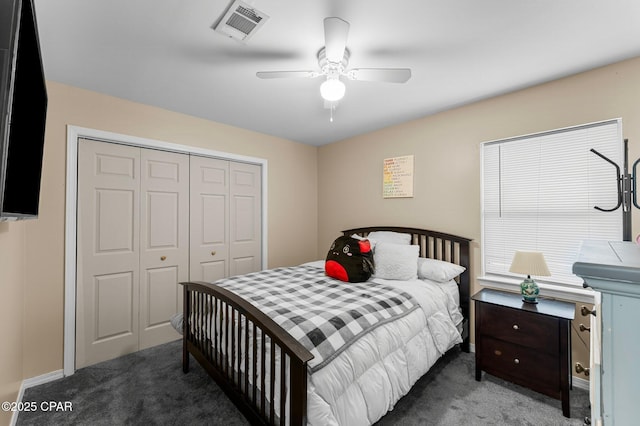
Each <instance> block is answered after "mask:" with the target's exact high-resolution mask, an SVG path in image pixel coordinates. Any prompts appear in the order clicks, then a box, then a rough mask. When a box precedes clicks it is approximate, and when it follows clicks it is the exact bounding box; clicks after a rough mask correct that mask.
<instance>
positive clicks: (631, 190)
mask: <svg viewBox="0 0 640 426" xmlns="http://www.w3.org/2000/svg"><path fill="white" fill-rule="evenodd" d="M591 152H593V153H594V154H596V155H597V156H598V157H600V158H602V159H603V160H605V161H607V162H609V163H611V164H612V165H613V166H614V167H615V168H616V181H617V187H618V204H616V206H615V207H614V208H612V209H603V208H601V207H598V206H594V209H596V210H600V211H601V212H613V211H616V210H618V209H619V208H620V207H622V239H623V241H631V239H632V237H631V206H632V205H633V206H635V207H636V208H637V209H640V206H639V205H638V199H637V190H636V184H637V182H638V180H637V179H636V176H637V175H636V168H637V166H638V163H640V158H638V159H637V160H636V161H635V162H634V163H633V166H632V167H631V171H632V174H629V140H628V139H625V140H624V165H623V171H622V173H620V166H618V165H617V164H616V163H615V162H614V161H612V160H611V159H609V158H607V156H605V155H603V154H600V153H599V152H598V151H596V150H595V149H593V148H591Z"/></svg>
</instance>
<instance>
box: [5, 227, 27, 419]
mask: <svg viewBox="0 0 640 426" xmlns="http://www.w3.org/2000/svg"><path fill="white" fill-rule="evenodd" d="M25 281H26V280H25V227H24V224H23V223H19V222H18V223H15V222H11V223H10V222H0V324H2V336H1V337H0V339H1V340H2V342H1V343H0V402H3V401H15V400H16V397H17V395H18V390H19V389H20V383H21V382H22V379H23V376H22V366H23V359H22V343H23V334H22V332H23V330H24V287H25ZM10 419H11V413H10V412H5V411H4V410H2V411H0V425H3V424H8V423H9V420H10Z"/></svg>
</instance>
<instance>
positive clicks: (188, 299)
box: [181, 226, 471, 425]
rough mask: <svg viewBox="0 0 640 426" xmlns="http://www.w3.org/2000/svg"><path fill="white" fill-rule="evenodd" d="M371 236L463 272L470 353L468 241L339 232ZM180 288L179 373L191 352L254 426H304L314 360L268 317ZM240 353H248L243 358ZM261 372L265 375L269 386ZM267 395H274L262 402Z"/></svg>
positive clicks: (227, 297) (424, 233) (210, 287)
mask: <svg viewBox="0 0 640 426" xmlns="http://www.w3.org/2000/svg"><path fill="white" fill-rule="evenodd" d="M373 231H393V232H401V233H408V234H411V236H412V244H416V245H419V246H420V257H429V258H434V259H440V260H446V261H448V262H452V263H456V264H459V265H462V266H464V267H465V268H466V270H465V272H464V273H462V274H461V275H460V277H459V278H458V279H457V281H458V285H459V287H460V307H461V310H462V315H463V317H464V323H463V333H462V337H463V343H462V344H461V347H462V350H463V351H465V352H469V305H470V257H469V242H470V241H471V240H469V239H467V238H463V237H459V236H456V235H450V234H445V233H442V232H434V231H429V230H424V229H417V228H404V227H394V226H381V227H380V226H378V227H366V228H355V229H348V230H345V231H343V234H344V235H353V234H358V235H360V236H366V235H367V234H369V232H373ZM181 284H182V285H183V289H184V325H183V327H184V328H183V353H182V370H183V371H184V372H185V373H187V372H188V371H189V354H191V355H193V357H194V358H195V359H196V360H197V361H198V362H199V363H200V365H202V367H203V368H204V369H205V370H206V371H207V373H209V375H210V376H211V377H212V378H213V379H214V380H215V381H216V382H217V383H218V385H219V386H220V387H221V388H222V389H223V390H224V392H225V393H226V394H227V395H228V396H229V398H230V399H231V400H232V401H233V402H234V403H235V404H236V406H237V407H238V408H239V409H240V411H242V413H243V414H244V416H245V417H246V418H247V420H249V422H251V423H252V424H280V425H285V424H286V423H287V422H288V423H289V424H290V425H303V424H306V415H307V374H308V373H307V363H308V362H309V361H310V360H311V359H312V358H313V355H311V353H310V352H309V351H308V350H307V349H306V348H305V347H304V346H303V345H302V344H301V343H300V342H298V341H297V340H295V339H294V338H293V337H291V335H289V334H288V333H287V332H286V331H285V330H284V329H283V328H282V327H280V326H279V325H278V324H276V323H275V322H274V321H273V320H272V319H271V318H269V317H268V316H266V315H265V314H264V313H262V312H261V311H260V310H258V309H257V308H256V307H254V306H253V305H251V304H250V303H249V302H247V301H246V300H244V299H243V298H241V297H239V296H237V295H236V294H234V293H232V292H230V291H228V290H226V289H224V288H222V287H218V286H217V285H215V284H210V283H204V282H186V283H181ZM212 318H216V319H217V321H212ZM216 323H217V324H218V326H216ZM222 330H226V332H225V333H222V332H221V331H222ZM247 331H248V332H247ZM245 348H252V350H250V351H248V352H249V353H243V352H244V350H245ZM278 355H279V356H280V359H281V360H283V359H285V360H286V362H285V363H284V365H285V367H284V368H280V365H282V364H283V363H282V361H280V362H278V363H277V365H276V358H277V356H278ZM258 372H260V374H258ZM265 373H266V374H265ZM265 375H268V376H269V380H268V382H267V381H266V379H265ZM276 383H277V386H276ZM261 389H264V390H267V391H268V392H261ZM266 393H268V395H270V396H275V398H273V397H270V398H267V397H266V395H265V394H266ZM287 395H288V397H289V400H288V401H287ZM274 400H275V402H277V403H278V405H279V413H281V414H282V413H284V415H280V416H278V415H277V413H276V409H275V408H276V405H275V404H274ZM278 400H279V401H278Z"/></svg>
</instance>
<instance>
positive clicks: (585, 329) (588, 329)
mask: <svg viewBox="0 0 640 426" xmlns="http://www.w3.org/2000/svg"><path fill="white" fill-rule="evenodd" d="M580 331H591V327H585V325H584V324H580Z"/></svg>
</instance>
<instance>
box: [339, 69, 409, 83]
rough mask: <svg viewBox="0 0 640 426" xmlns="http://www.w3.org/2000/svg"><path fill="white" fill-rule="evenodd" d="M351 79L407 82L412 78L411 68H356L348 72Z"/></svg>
mask: <svg viewBox="0 0 640 426" xmlns="http://www.w3.org/2000/svg"><path fill="white" fill-rule="evenodd" d="M347 76H348V77H349V78H350V79H351V80H359V81H383V82H387V83H406V82H407V80H409V79H410V78H411V70H410V69H409V68H356V69H352V70H351V71H349V72H348V73H347Z"/></svg>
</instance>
